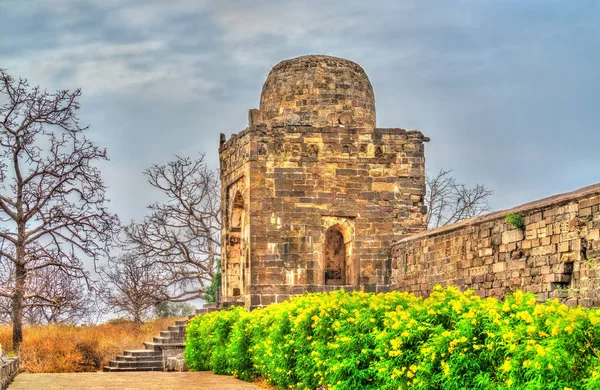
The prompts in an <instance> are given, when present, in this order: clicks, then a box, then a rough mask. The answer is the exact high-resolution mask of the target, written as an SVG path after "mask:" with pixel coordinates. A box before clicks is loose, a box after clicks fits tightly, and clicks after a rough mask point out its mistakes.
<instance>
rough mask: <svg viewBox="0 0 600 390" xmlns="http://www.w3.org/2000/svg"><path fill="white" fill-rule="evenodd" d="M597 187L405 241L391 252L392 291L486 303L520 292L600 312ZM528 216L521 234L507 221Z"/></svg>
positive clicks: (599, 194) (599, 199)
mask: <svg viewBox="0 0 600 390" xmlns="http://www.w3.org/2000/svg"><path fill="white" fill-rule="evenodd" d="M599 205H600V184H597V185H593V186H590V187H586V188H582V189H580V190H578V191H574V192H571V193H567V194H562V195H557V196H553V197H550V198H546V199H542V200H539V201H535V202H532V203H528V204H524V205H522V206H519V207H516V208H513V209H510V210H505V211H500V212H495V213H491V214H488V215H485V216H482V217H478V218H475V219H471V220H468V221H463V222H460V223H457V224H453V225H449V226H445V227H441V228H438V229H434V230H430V231H427V232H424V233H420V234H417V235H413V236H411V237H408V238H405V239H402V240H400V241H398V242H396V243H394V245H393V246H392V253H393V258H392V279H391V283H392V285H391V287H392V288H393V289H398V290H402V291H408V292H412V293H416V294H418V295H427V294H428V293H429V292H430V291H431V289H432V287H433V286H435V285H437V284H439V285H442V286H447V285H455V286H458V287H460V288H463V289H466V288H471V289H474V290H475V291H477V293H478V294H479V295H480V296H482V297H487V296H495V297H502V296H503V295H504V294H506V293H507V292H511V291H515V290H518V289H521V290H524V291H530V292H533V293H535V294H537V295H538V297H539V298H540V299H542V300H545V299H549V298H554V297H556V298H560V299H561V300H562V301H564V302H566V303H568V304H569V305H581V306H585V307H600V212H599ZM509 213H510V214H517V215H520V216H521V217H522V218H523V222H524V224H525V226H524V229H519V228H517V227H515V226H512V225H510V224H509V223H507V222H506V220H505V216H506V215H507V214H509Z"/></svg>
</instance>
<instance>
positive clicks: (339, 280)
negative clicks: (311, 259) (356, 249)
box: [324, 225, 347, 286]
mask: <svg viewBox="0 0 600 390" xmlns="http://www.w3.org/2000/svg"><path fill="white" fill-rule="evenodd" d="M324 256H325V259H324V260H325V261H324V264H325V284H327V285H334V286H340V285H345V284H347V272H346V263H347V248H346V244H345V242H344V235H343V234H342V232H341V231H340V229H339V228H338V226H335V225H334V226H331V227H330V228H329V229H327V232H326V233H325V248H324Z"/></svg>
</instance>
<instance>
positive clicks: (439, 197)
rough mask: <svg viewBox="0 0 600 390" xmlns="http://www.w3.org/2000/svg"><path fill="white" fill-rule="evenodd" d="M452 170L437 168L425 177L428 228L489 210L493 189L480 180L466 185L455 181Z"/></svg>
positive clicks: (471, 216) (475, 215)
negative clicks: (433, 173)
mask: <svg viewBox="0 0 600 390" xmlns="http://www.w3.org/2000/svg"><path fill="white" fill-rule="evenodd" d="M451 172H452V171H449V170H448V171H445V170H440V171H439V172H438V173H437V174H436V175H433V176H429V177H427V180H426V183H427V193H426V197H425V205H426V206H427V210H428V214H427V226H428V227H429V228H430V229H434V228H436V227H440V226H444V225H448V224H451V223H455V222H459V221H462V220H465V219H469V218H473V217H477V216H479V215H481V214H483V213H485V212H487V211H489V210H490V205H489V197H490V196H491V195H492V194H493V191H492V190H490V189H488V188H486V187H485V186H484V185H482V184H476V185H475V186H474V187H471V188H469V187H467V186H466V185H465V184H462V183H457V182H456V179H455V178H454V177H452V176H451Z"/></svg>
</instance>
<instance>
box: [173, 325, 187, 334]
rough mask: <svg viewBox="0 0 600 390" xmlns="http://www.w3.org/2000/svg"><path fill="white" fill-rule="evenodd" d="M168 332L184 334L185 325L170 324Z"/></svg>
mask: <svg viewBox="0 0 600 390" xmlns="http://www.w3.org/2000/svg"><path fill="white" fill-rule="evenodd" d="M169 332H176V333H177V332H179V333H180V334H185V326H177V325H171V326H169Z"/></svg>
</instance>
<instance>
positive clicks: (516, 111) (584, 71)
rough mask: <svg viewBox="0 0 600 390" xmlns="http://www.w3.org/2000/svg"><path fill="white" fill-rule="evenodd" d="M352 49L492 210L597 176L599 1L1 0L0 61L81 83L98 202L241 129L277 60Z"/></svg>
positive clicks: (138, 200)
mask: <svg viewBox="0 0 600 390" xmlns="http://www.w3.org/2000/svg"><path fill="white" fill-rule="evenodd" d="M315 53H318V54H329V55H335V56H339V57H345V58H348V59H351V60H353V61H356V62H358V63H360V64H361V65H362V66H363V68H364V69H365V70H366V72H367V74H368V75H369V77H370V79H371V82H372V84H373V87H374V90H375V96H376V102H377V115H378V126H379V127H404V128H407V129H413V128H417V129H419V130H421V131H422V132H423V133H425V135H427V136H429V137H431V142H430V143H429V144H427V146H426V156H427V169H428V170H429V171H436V170H438V169H440V168H442V167H443V168H451V169H453V170H454V174H455V176H456V177H457V178H458V179H460V180H462V181H465V182H468V183H475V182H481V183H484V184H486V185H487V186H488V187H490V188H492V189H493V190H494V191H495V195H494V197H493V199H492V206H493V208H494V209H500V208H506V207H511V206H514V205H517V204H520V203H524V202H527V201H530V200H534V199H536V198H540V197H544V196H549V195H552V194H555V193H559V192H565V191H570V190H574V189H577V188H579V187H582V186H585V185H588V184H592V183H596V182H599V181H600V180H599V177H600V175H599V172H600V157H599V156H598V151H597V150H598V145H600V2H598V1H585V0H577V1H573V0H564V1H552V0H543V1H541V0H540V1H526V0H518V1H516V0H515V1H508V0H503V1H500V0H498V1H483V0H470V1H469V0H464V1H424V0H414V1H397V0H392V1H376V2H373V1H369V2H367V1H350V0H344V1H261V0H253V1H241V0H240V1H198V0H196V1H191V0H189V1H186V0H170V1H163V0H137V1H134V0H91V1H77V0H47V1H41V0H40V1H34V0H21V1H18V2H17V1H9V0H0V66H1V67H4V68H8V70H9V72H10V73H11V74H13V75H15V76H22V77H26V78H28V79H29V80H30V82H31V83H32V84H40V85H42V86H43V87H45V88H48V89H58V88H76V87H81V88H82V89H83V93H84V97H83V99H82V105H83V107H82V110H81V119H82V121H83V123H86V124H89V125H90V126H91V130H90V136H91V137H92V138H93V139H94V140H95V141H96V142H97V143H99V144H100V145H102V146H105V147H107V148H108V151H109V154H110V156H111V161H110V162H109V163H106V164H103V166H102V168H103V170H104V172H105V180H106V183H107V184H108V186H109V195H110V197H111V198H112V202H113V205H112V207H113V210H114V211H115V212H117V213H119V214H120V215H121V217H122V219H123V220H124V221H127V220H129V219H130V218H137V217H140V216H141V215H143V213H144V207H145V205H146V204H147V203H150V202H152V201H154V200H155V199H156V195H157V194H156V193H153V192H152V191H149V187H148V186H147V185H146V184H145V182H144V179H143V177H142V175H141V171H142V170H143V169H144V168H146V167H148V166H149V165H151V164H152V163H162V162H165V161H167V160H168V159H169V158H171V157H172V156H173V155H174V154H180V155H193V154H195V153H198V152H206V153H207V157H208V159H209V161H210V162H211V164H213V165H215V166H216V165H217V147H218V143H219V133H226V134H227V135H228V136H229V135H230V134H231V133H235V132H239V131H241V130H243V129H244V128H245V126H246V124H247V110H248V109H249V108H254V107H257V106H258V98H259V94H260V90H261V87H262V83H263V81H264V79H265V77H266V75H267V73H268V72H269V70H270V68H271V67H272V66H273V65H275V64H276V63H277V62H279V61H280V60H283V59H286V58H291V57H296V56H300V55H305V54H315Z"/></svg>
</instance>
